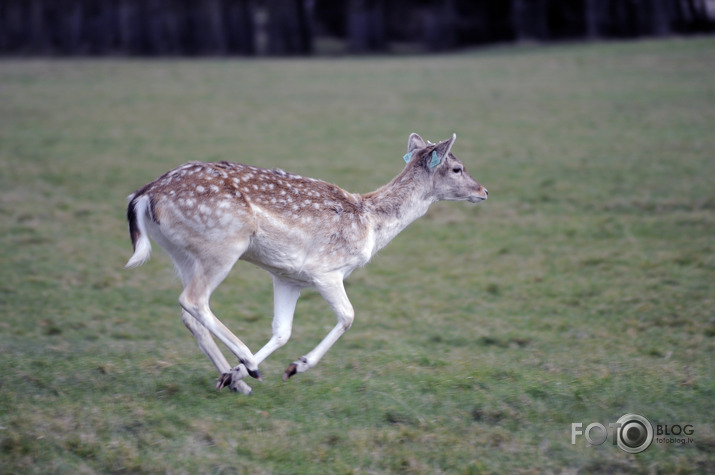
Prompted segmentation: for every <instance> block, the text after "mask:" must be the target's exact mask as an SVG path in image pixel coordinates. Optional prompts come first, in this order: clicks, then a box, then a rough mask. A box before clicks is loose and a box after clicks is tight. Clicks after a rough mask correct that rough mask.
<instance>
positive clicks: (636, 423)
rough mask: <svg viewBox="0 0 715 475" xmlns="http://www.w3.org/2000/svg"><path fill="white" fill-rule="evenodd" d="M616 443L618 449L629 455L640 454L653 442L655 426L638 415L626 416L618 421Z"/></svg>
mask: <svg viewBox="0 0 715 475" xmlns="http://www.w3.org/2000/svg"><path fill="white" fill-rule="evenodd" d="M617 422H618V424H620V425H619V426H618V429H616V442H617V443H618V447H620V449H621V450H623V451H624V452H628V453H629V454H639V453H641V452H643V451H644V450H645V449H647V448H648V447H650V444H651V443H652V442H653V426H652V425H650V421H648V419H646V418H645V417H643V416H641V415H638V414H625V415H623V416H621V418H620V419H618V421H617Z"/></svg>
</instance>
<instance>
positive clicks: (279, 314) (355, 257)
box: [126, 134, 488, 394]
mask: <svg viewBox="0 0 715 475" xmlns="http://www.w3.org/2000/svg"><path fill="white" fill-rule="evenodd" d="M455 138H456V135H454V134H453V135H452V137H451V138H450V139H449V140H445V141H442V142H440V143H438V144H433V143H431V142H425V141H424V140H423V139H422V138H421V137H420V136H419V135H417V134H411V135H410V137H409V140H408V144H407V154H405V156H404V157H403V158H404V160H405V162H406V166H405V168H404V169H403V170H402V172H401V173H400V174H399V175H397V177H395V178H394V179H393V180H392V181H391V182H390V183H388V184H387V185H385V186H383V187H382V188H380V189H378V190H377V191H373V192H372V193H367V194H364V195H360V194H354V193H348V192H347V191H344V190H342V189H341V188H339V187H338V186H336V185H332V184H330V183H326V182H324V181H320V180H315V179H312V178H304V177H302V176H299V175H294V174H291V173H287V172H284V171H283V170H280V169H272V170H266V169H263V168H258V167H253V166H249V165H241V164H238V163H229V162H217V163H202V162H189V163H186V164H184V165H182V166H180V167H178V168H176V169H174V170H171V171H169V172H167V173H165V174H164V175H162V176H161V177H159V178H158V179H156V180H155V181H153V182H151V183H149V184H148V185H145V186H144V187H142V188H140V189H139V190H137V191H136V192H135V193H133V194H132V195H130V196H129V207H128V209H127V219H128V220H129V233H130V236H131V240H132V244H133V246H134V254H133V255H132V257H131V259H129V262H127V265H126V267H136V266H139V265H141V264H143V263H144V262H146V261H147V260H148V259H149V255H150V253H151V243H150V241H149V236H151V237H152V238H153V239H154V240H155V241H156V242H157V243H158V244H159V245H161V247H163V248H164V249H165V250H166V251H167V252H168V253H169V255H170V256H171V258H172V260H173V261H174V264H175V265H176V268H177V270H178V273H179V276H180V278H181V282H182V284H183V286H184V290H183V292H182V293H181V295H180V297H179V304H180V305H181V308H182V319H183V321H184V324H185V325H186V326H187V327H188V329H189V330H190V331H191V333H192V334H193V335H194V337H195V338H196V340H197V341H198V344H199V347H200V348H201V350H202V351H203V352H204V353H205V354H206V355H207V356H208V357H209V359H210V360H211V362H212V363H213V364H214V366H216V369H218V371H219V375H220V376H219V379H218V382H217V385H216V387H217V388H218V389H221V388H222V387H225V386H228V387H229V388H230V389H231V390H233V391H238V392H241V393H244V394H248V393H250V392H251V388H250V387H249V386H248V384H246V382H245V381H244V378H245V377H246V376H247V375H250V376H252V377H254V378H256V379H258V380H260V379H261V376H260V373H259V371H258V365H259V364H260V363H261V362H262V361H263V360H265V359H266V357H267V356H268V355H270V354H271V353H273V352H274V351H275V350H276V349H278V348H280V347H281V346H283V345H284V344H285V343H286V342H287V341H288V338H289V337H290V334H291V329H292V324H293V313H294V311H295V306H296V302H297V301H298V297H299V296H300V292H301V289H303V288H305V287H315V288H317V290H318V291H319V292H320V294H321V295H322V296H323V298H325V300H326V301H327V302H328V303H329V304H330V306H331V307H332V309H333V310H334V311H335V313H336V315H337V318H338V323H337V325H336V326H335V327H334V328H333V329H332V330H331V331H330V332H329V333H328V335H327V336H326V337H325V338H324V339H323V340H322V341H321V342H320V343H319V344H318V346H316V347H315V348H314V349H313V350H312V351H311V352H309V353H308V354H306V355H305V356H303V357H301V358H298V359H297V360H295V361H294V362H293V363H291V364H290V365H288V368H287V369H286V370H285V373H284V375H283V379H284V380H287V379H288V378H290V377H291V376H293V375H294V374H296V373H302V372H304V371H306V370H308V369H310V368H312V367H313V366H315V365H316V364H317V363H318V361H320V359H321V358H322V357H323V355H325V353H326V352H327V351H328V349H330V347H331V346H333V344H334V343H335V342H336V341H337V340H338V338H340V336H341V335H342V334H343V333H345V331H346V330H347V329H349V328H350V326H351V325H352V323H353V318H354V312H353V307H352V305H351V304H350V301H349V300H348V297H347V295H346V294H345V288H344V287H343V280H344V279H345V278H346V277H347V276H348V275H350V273H351V272H352V271H353V270H355V268H357V267H361V266H364V265H365V264H367V262H368V261H369V260H370V258H371V257H372V256H374V255H375V253H377V251H379V250H380V249H382V248H383V247H385V246H386V245H387V243H389V242H390V241H391V240H392V239H393V238H394V237H395V236H397V234H398V233H399V232H400V231H402V230H403V229H404V228H405V227H406V226H407V225H408V224H410V223H411V222H413V221H414V220H416V219H417V218H419V217H420V216H422V215H424V214H425V213H426V212H427V208H429V206H430V205H431V204H432V203H435V202H437V201H439V200H452V201H470V202H472V203H477V202H480V201H482V200H485V199H487V195H488V193H487V190H486V188H484V187H483V186H482V185H480V184H479V183H477V181H476V180H474V178H472V177H471V176H470V175H469V174H468V173H467V172H466V170H465V169H464V165H463V164H462V162H461V161H460V160H459V159H457V158H456V157H455V156H454V155H453V154H451V153H450V151H451V149H452V145H453V144H454V140H455ZM238 259H243V260H245V261H248V262H251V263H253V264H256V265H257V266H259V267H262V268H263V269H265V270H267V271H268V272H270V273H271V274H272V275H273V292H274V296H273V301H274V316H273V334H272V337H271V338H270V340H269V341H268V343H267V344H266V345H265V346H264V347H263V348H261V349H260V350H259V351H258V352H257V353H255V354H253V353H251V350H249V349H248V347H247V346H246V345H245V344H244V343H243V342H242V341H241V340H239V339H238V338H237V337H236V336H235V335H234V334H233V333H232V332H231V331H230V330H229V329H228V328H226V326H224V325H223V324H222V323H221V322H220V321H219V320H218V319H217V318H216V316H215V315H214V314H213V313H212V312H211V309H210V308H209V298H210V297H211V293H212V292H213V291H214V290H215V289H216V287H218V285H219V284H220V283H221V282H222V281H223V280H224V278H225V277H226V275H227V274H228V273H229V271H230V270H231V268H232V267H233V265H234V264H235V263H236V261H237V260H238ZM212 335H213V336H215V337H216V338H217V339H218V340H219V341H221V342H222V343H223V344H224V345H226V346H227V347H228V348H229V350H230V351H231V352H232V353H233V354H234V355H236V357H237V358H238V361H239V364H238V365H237V366H235V367H233V368H232V367H231V366H230V365H229V363H228V362H227V361H226V358H225V357H224V356H223V354H222V353H221V351H220V350H219V348H218V347H217V346H216V343H215V342H214V339H213V338H212Z"/></svg>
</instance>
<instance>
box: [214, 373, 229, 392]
mask: <svg viewBox="0 0 715 475" xmlns="http://www.w3.org/2000/svg"><path fill="white" fill-rule="evenodd" d="M232 380H233V376H231V373H230V372H229V373H223V374H222V375H221V376H220V377H219V378H218V379H217V380H216V389H217V390H219V391H220V390H221V389H223V388H225V387H226V386H228V385H230V384H231V381H232Z"/></svg>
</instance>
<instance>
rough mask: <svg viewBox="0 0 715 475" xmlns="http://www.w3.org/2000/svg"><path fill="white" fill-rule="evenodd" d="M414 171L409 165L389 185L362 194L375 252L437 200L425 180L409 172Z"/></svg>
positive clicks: (373, 252)
mask: <svg viewBox="0 0 715 475" xmlns="http://www.w3.org/2000/svg"><path fill="white" fill-rule="evenodd" d="M412 172H413V171H412V170H410V169H409V168H408V169H406V170H405V171H404V172H403V173H401V174H400V175H398V176H397V177H395V178H394V179H393V180H392V181H391V182H390V183H388V184H387V185H385V186H383V187H382V188H379V189H378V190H375V191H373V192H372V193H367V194H365V195H363V196H362V198H363V205H364V210H365V212H366V214H367V217H368V219H369V222H370V225H371V231H372V233H373V236H374V239H375V244H374V247H373V250H372V255H375V253H377V251H379V250H380V249H382V248H383V247H385V246H386V245H387V244H388V243H389V242H390V241H392V239H393V238H394V237H395V236H397V235H398V234H399V233H400V232H401V231H402V230H403V229H405V228H406V227H407V226H408V225H409V224H410V223H412V222H413V221H415V220H416V219H417V218H419V217H421V216H423V215H424V214H425V213H426V212H427V209H428V208H429V206H430V205H431V204H432V203H434V202H435V201H436V199H435V198H434V196H433V195H432V194H430V193H429V187H428V185H427V184H426V183H423V182H422V180H418V179H416V178H415V177H413V176H410V174H411V173H412Z"/></svg>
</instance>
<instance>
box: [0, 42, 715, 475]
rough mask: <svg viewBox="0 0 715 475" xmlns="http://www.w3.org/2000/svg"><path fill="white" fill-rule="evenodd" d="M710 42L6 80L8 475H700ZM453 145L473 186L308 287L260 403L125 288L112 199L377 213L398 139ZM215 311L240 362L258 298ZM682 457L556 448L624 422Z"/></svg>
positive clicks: (153, 277)
mask: <svg viewBox="0 0 715 475" xmlns="http://www.w3.org/2000/svg"><path fill="white" fill-rule="evenodd" d="M713 78H715V40H714V39H712V38H700V39H690V40H672V41H663V42H649V41H644V42H634V43H608V44H584V45H564V46H556V47H546V48H536V47H530V46H523V47H504V48H495V49H489V50H483V51H477V52H471V53H470V52H467V53H463V54H457V55H449V56H440V57H409V58H392V57H381V58H361V59H337V60H322V59H314V60H275V61H273V60H270V61H269V60H266V61H263V60H261V61H241V60H235V61H234V60H229V61H222V60H196V61H179V60H162V61H141V60H121V59H111V60H5V61H2V62H0V230H1V232H0V240H1V241H0V314H1V319H0V473H68V474H69V473H73V474H74V473H122V472H123V473H162V472H164V473H222V474H227V473H246V474H261V473H276V474H278V473H296V474H298V473H326V474H336V473H338V474H339V473H450V474H451V473H535V474H536V473H555V474H558V473H584V474H586V473H644V474H646V473H663V474H666V473H667V474H672V473H706V472H710V473H713V471H714V470H715V469H714V467H715V364H714V359H713V355H714V354H715V312H714V309H715V188H713V179H715V132H714V131H715V80H714V79H713ZM413 131H414V132H419V133H420V134H422V135H423V136H424V137H425V138H429V139H431V140H433V141H436V140H440V139H445V138H447V137H448V136H449V135H450V134H451V133H452V132H456V133H457V136H458V138H457V142H456V144H455V147H454V149H453V152H454V153H455V154H456V155H457V156H458V157H460V158H461V159H462V160H463V161H464V162H465V163H466V165H467V169H468V170H469V171H470V172H471V174H472V175H473V176H475V177H476V178H477V180H479V181H480V182H481V183H483V184H484V185H485V186H486V187H487V188H488V189H489V192H490V195H489V196H490V198H489V200H488V201H486V202H484V203H482V204H480V205H479V206H473V205H469V204H465V203H439V204H437V205H435V206H434V207H433V208H431V209H430V212H429V213H428V214H427V216H425V217H424V218H422V219H421V220H419V221H417V222H416V223H414V224H413V225H412V226H411V227H409V228H408V229H407V230H406V231H405V232H403V233H402V234H401V235H400V236H398V237H397V238H396V239H395V241H393V242H392V243H391V244H390V245H389V246H388V247H387V248H386V249H384V250H383V251H381V253H380V254H378V256H376V257H375V259H374V260H373V262H371V263H370V264H369V265H368V266H367V267H366V268H364V269H361V270H358V271H356V272H355V273H354V274H353V276H351V277H350V278H349V279H348V281H347V292H348V295H349V296H350V297H351V301H352V303H353V305H354V307H355V310H356V320H355V324H354V325H353V328H352V329H351V330H350V331H349V332H348V333H347V334H346V335H345V336H344V337H343V339H342V340H341V341H339V342H338V344H337V345H336V346H335V347H333V349H332V350H331V351H330V352H329V353H328V355H327V356H326V357H325V358H324V359H323V361H322V362H321V364H320V365H319V366H318V367H316V368H315V369H313V370H311V371H309V372H307V373H304V374H300V375H298V376H296V377H295V378H293V379H291V380H290V381H289V382H287V383H284V382H282V381H281V374H282V372H283V370H284V368H285V366H286V365H287V364H288V363H290V362H291V361H293V360H294V359H295V358H297V357H298V356H301V355H303V354H304V353H306V352H307V351H308V350H309V349H311V348H312V347H313V346H314V345H315V344H316V343H317V342H318V341H319V339H320V338H322V337H323V336H324V335H325V334H326V333H327V331H328V329H329V328H330V327H332V326H333V325H334V316H333V315H332V313H331V311H330V309H329V308H328V306H327V304H326V303H325V302H324V301H323V300H322V299H321V298H320V296H319V295H318V294H317V293H316V292H314V291H305V292H304V293H303V297H302V299H301V300H300V301H299V303H298V309H297V312H296V320H295V327H294V332H293V338H292V340H291V342H289V344H288V345H287V346H285V347H284V348H282V349H281V350H279V351H278V352H276V353H275V354H274V355H273V356H271V357H270V358H269V359H268V360H267V361H266V362H265V363H264V364H263V365H262V369H261V371H262V373H263V377H264V382H263V383H257V382H254V383H252V386H253V387H254V394H253V395H252V396H250V397H246V396H241V395H238V394H235V393H230V392H228V391H226V390H224V391H222V392H217V391H215V390H214V389H213V385H214V382H215V379H216V376H217V374H215V373H214V369H213V367H212V366H211V364H210V363H209V361H208V360H207V359H206V358H205V357H204V356H203V355H202V354H201V353H200V351H199V349H198V347H197V346H196V344H195V342H194V340H193V338H192V337H191V335H190V334H189V333H188V331H186V329H185V328H184V326H183V324H182V323H181V320H180V316H179V307H178V305H177V302H176V300H177V297H178V294H179V292H180V290H181V289H180V283H179V281H178V279H177V278H176V277H175V275H174V273H173V270H172V268H171V264H170V262H169V260H168V258H167V257H166V255H164V254H163V252H161V251H159V250H157V247H156V246H155V250H156V252H155V253H154V256H153V258H152V260H151V261H150V262H149V263H148V264H147V265H145V266H144V267H141V268H139V269H136V270H131V271H129V270H125V269H123V266H124V263H125V262H126V260H127V259H128V258H129V256H130V255H131V245H130V242H129V238H128V233H127V231H126V223H125V217H124V214H125V203H126V201H125V197H126V195H128V194H129V193H131V192H132V191H134V190H135V189H136V188H138V187H139V186H141V185H143V184H144V183H146V182H148V181H150V180H153V179H154V178H155V177H157V176H158V175H160V174H161V173H163V172H164V171H166V170H168V169H169V168H172V167H174V166H176V165H178V164H180V163H183V162H185V161H189V160H231V161H238V162H243V163H248V164H255V165H259V166H265V167H281V168H284V169H286V170H290V171H293V172H297V173H300V174H302V175H306V176H313V177H316V178H321V179H324V180H327V181H331V182H334V183H337V184H339V185H341V186H343V187H344V188H346V189H348V190H350V191H354V192H367V191H371V190H373V189H375V188H377V187H378V186H380V185H382V184H384V183H386V182H387V181H388V180H390V179H391V178H392V177H393V176H394V175H396V174H397V173H398V172H399V171H400V170H401V168H402V166H403V162H402V155H403V154H404V153H405V147H406V142H407V137H408V135H409V133H410V132H413ZM212 304H213V309H214V311H215V313H216V314H217V315H218V316H219V317H221V318H222V320H223V321H224V322H225V323H226V324H227V325H228V326H229V327H230V328H231V329H232V330H234V331H235V332H236V333H237V334H238V335H239V336H240V337H241V338H242V339H243V340H244V341H245V342H246V343H247V344H248V345H249V346H250V347H251V348H252V349H253V350H254V351H256V350H257V349H258V348H260V347H261V346H262V345H263V344H264V343H265V342H266V341H267V340H268V338H269V336H270V316H271V313H272V288H271V280H270V276H269V275H268V274H266V273H264V272H263V271H260V270H258V269H256V268H254V267H252V266H250V265H247V264H245V263H240V264H238V265H237V266H236V268H235V269H234V272H233V273H232V274H231V275H230V276H229V278H228V279H227V280H226V281H225V282H224V284H223V285H222V286H221V287H219V289H218V291H217V292H216V293H215V294H214V297H213V300H212ZM628 412H633V413H638V414H642V415H644V416H646V417H647V418H648V419H649V420H650V421H651V422H652V423H653V424H661V425H665V424H667V425H673V424H679V425H681V426H682V425H685V424H692V426H693V428H694V433H693V435H692V438H693V440H694V442H693V443H691V444H665V443H653V445H652V446H651V447H650V448H649V449H648V450H646V451H645V452H643V453H640V454H637V455H630V454H627V453H625V452H623V451H621V450H620V449H618V448H617V447H615V446H612V445H611V444H610V442H611V441H610V439H609V442H608V443H607V444H604V445H602V446H597V447H589V446H588V445H587V444H586V442H585V440H584V438H583V437H580V438H578V439H577V440H576V444H575V445H572V444H571V423H573V422H580V423H583V427H584V428H585V427H586V426H587V425H588V424H590V423H591V422H599V423H602V424H604V425H607V424H608V423H610V422H615V421H616V420H617V419H618V418H619V417H620V416H622V415H623V414H625V413H628Z"/></svg>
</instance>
